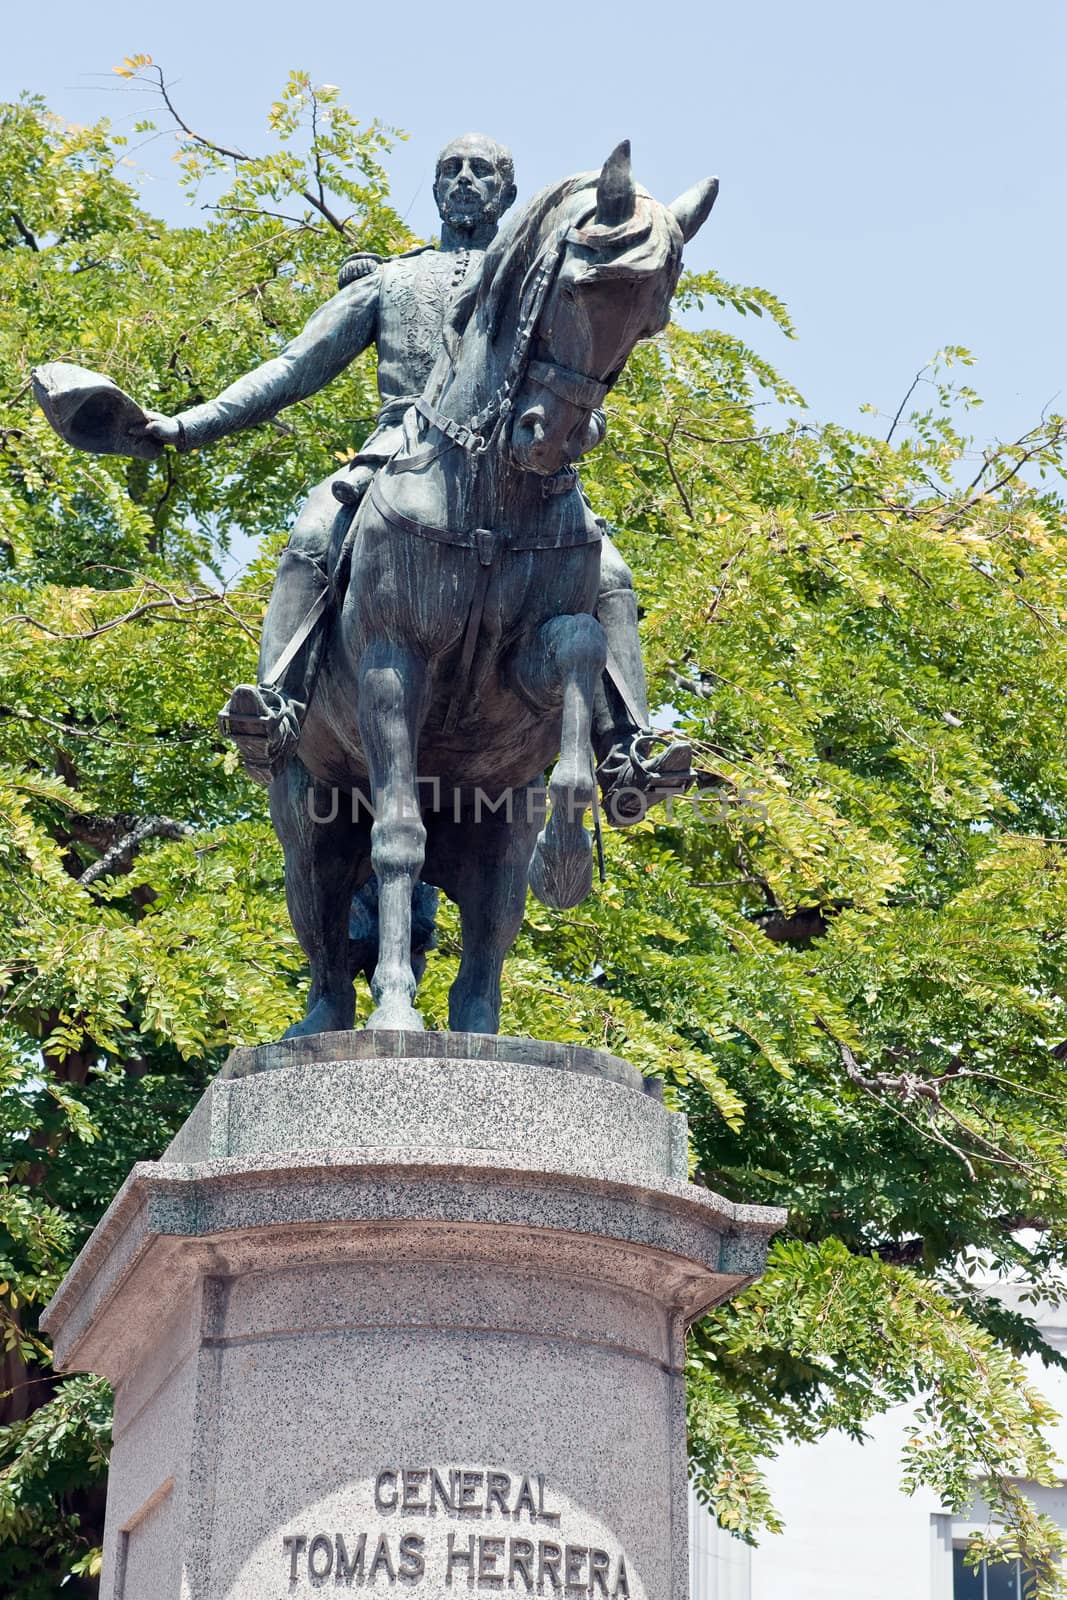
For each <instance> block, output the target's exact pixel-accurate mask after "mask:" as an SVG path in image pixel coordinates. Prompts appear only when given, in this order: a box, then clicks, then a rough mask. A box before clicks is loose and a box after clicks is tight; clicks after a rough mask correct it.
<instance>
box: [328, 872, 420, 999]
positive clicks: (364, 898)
mask: <svg viewBox="0 0 1067 1600" xmlns="http://www.w3.org/2000/svg"><path fill="white" fill-rule="evenodd" d="M436 944H437V890H436V889H435V888H434V887H433V885H432V884H429V883H422V882H421V881H420V882H418V883H416V885H415V888H414V890H413V891H412V896H411V966H412V970H413V971H414V974H415V981H416V983H418V982H419V981H420V979H421V978H422V975H423V972H424V971H425V970H426V955H427V952H428V951H430V950H432V949H433V948H434V946H435V945H436ZM348 951H349V960H350V965H351V970H352V976H353V978H354V977H356V976H357V975H358V974H359V973H361V972H362V974H363V976H364V977H365V978H366V980H367V982H368V983H369V982H370V980H371V978H372V977H373V976H374V969H375V967H376V966H377V965H378V879H377V878H376V877H375V875H374V873H373V872H372V873H371V875H370V877H369V878H368V879H367V881H366V883H365V884H363V886H362V888H359V889H357V890H356V892H355V894H354V895H353V896H352V909H351V911H350V912H349V916H348Z"/></svg>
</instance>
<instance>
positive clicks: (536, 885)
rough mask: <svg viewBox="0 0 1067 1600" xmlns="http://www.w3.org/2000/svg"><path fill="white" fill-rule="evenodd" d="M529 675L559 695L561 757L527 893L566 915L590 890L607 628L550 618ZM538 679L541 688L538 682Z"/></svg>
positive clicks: (583, 619)
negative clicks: (595, 720)
mask: <svg viewBox="0 0 1067 1600" xmlns="http://www.w3.org/2000/svg"><path fill="white" fill-rule="evenodd" d="M532 650H533V654H532V657H530V658H529V659H530V660H531V661H532V664H533V672H532V674H531V673H530V672H529V671H527V672H526V673H525V674H523V676H524V677H525V679H526V681H527V683H528V685H529V686H530V687H531V688H532V689H533V690H534V692H535V693H537V690H538V688H540V691H541V695H542V696H543V695H544V692H545V689H549V690H551V689H554V690H555V694H556V697H557V699H558V696H559V694H560V692H561V691H562V697H563V727H562V732H561V735H560V755H559V760H558V761H557V763H556V765H555V768H554V769H553V772H552V777H551V779H550V780H549V785H548V799H549V804H550V805H551V808H552V809H551V812H550V815H549V819H548V822H547V824H546V826H545V827H544V828H543V829H542V831H541V832H540V834H538V837H537V843H536V845H535V846H534V852H533V857H532V859H531V861H530V888H531V889H532V890H533V892H534V894H535V895H536V897H537V899H538V900H540V902H541V904H542V905H546V906H552V907H554V908H555V909H556V910H559V911H562V910H566V909H567V907H569V906H576V905H579V904H580V903H581V902H582V901H583V900H584V899H585V897H586V895H587V894H588V893H589V891H590V889H591V888H592V887H593V845H592V840H591V839H590V837H589V834H588V833H587V832H586V829H585V813H586V811H587V810H588V809H589V807H590V806H591V805H592V804H593V802H594V798H595V794H596V773H595V770H594V765H593V750H592V744H591V737H592V715H593V694H594V691H595V689H596V685H597V683H598V682H599V681H600V675H601V673H602V672H603V670H604V663H605V661H606V659H607V643H606V640H605V636H604V630H603V628H602V627H601V626H600V624H599V622H597V620H596V618H595V617H591V616H589V615H588V614H587V613H585V612H580V613H579V614H578V615H577V616H571V617H553V618H552V619H551V621H549V622H546V623H545V624H544V626H543V627H542V628H541V629H540V630H539V632H538V634H537V636H536V638H535V640H534V642H533V647H532ZM538 677H539V678H540V685H538V683H537V681H536V679H537V678H538Z"/></svg>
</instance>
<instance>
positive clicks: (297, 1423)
mask: <svg viewBox="0 0 1067 1600" xmlns="http://www.w3.org/2000/svg"><path fill="white" fill-rule="evenodd" d="M656 1087H658V1086H655V1085H650V1084H647V1083H646V1082H645V1080H643V1079H642V1078H641V1077H640V1075H639V1074H638V1073H637V1072H636V1071H635V1070H634V1069H633V1068H632V1067H631V1066H629V1065H628V1064H627V1063H626V1062H624V1061H621V1060H619V1059H618V1058H617V1057H613V1056H609V1055H606V1054H604V1053H602V1052H597V1051H591V1050H583V1049H577V1048H573V1047H565V1046H558V1045H548V1044H540V1043H536V1042H534V1041H531V1040H525V1039H496V1038H489V1037H485V1036H480V1035H474V1034H447V1033H446V1034H387V1033H380V1032H379V1033H366V1032H363V1033H358V1032H357V1033H346V1034H326V1035H317V1036H315V1037H312V1038H308V1039H303V1040H294V1041H290V1042H288V1043H284V1044H281V1045H274V1046H269V1047H263V1048H261V1049H258V1050H238V1051H235V1052H234V1054H233V1056H232V1057H231V1059H230V1061H229V1062H228V1063H227V1066H226V1067H225V1069H224V1070H223V1073H222V1075H221V1076H220V1077H219V1078H218V1079H217V1080H216V1081H215V1083H214V1084H213V1085H212V1086H211V1087H210V1088H209V1089H208V1090H207V1092H206V1093H205V1095H204V1096H203V1098H202V1100H201V1101H200V1103H199V1105H198V1106H197V1108H196V1110H195V1111H194V1112H193V1114H192V1115H191V1117H190V1118H189V1120H188V1121H187V1123H186V1124H185V1126H184V1127H183V1128H182V1129H181V1131H180V1132H179V1133H178V1135H177V1137H176V1138H175V1139H174V1141H173V1143H172V1144H171V1146H170V1148H169V1149H168V1150H167V1152H166V1154H165V1155H164V1157H163V1159H162V1160H161V1161H157V1162H145V1163H142V1164H139V1165H138V1166H136V1167H135V1168H134V1170H133V1171H132V1173H131V1174H130V1176H129V1178H128V1180H127V1182H126V1183H125V1184H124V1186H123V1188H122V1189H121V1191H120V1192H119V1194H118V1196H117V1197H116V1199H115V1201H114V1203H113V1204H112V1206H111V1207H110V1209H109V1210H108V1212H107V1214H106V1215H105V1216H104V1218H103V1219H102V1221H101V1222H100V1225H99V1226H98V1228H97V1229H96V1231H95V1232H94V1234H93V1236H92V1238H91V1239H90V1240H89V1242H88V1244H87V1245H86V1247H85V1249H84V1250H83V1251H82V1254H81V1255H80V1256H79V1258H78V1260H77V1262H76V1263H75V1265H74V1267H73V1268H72V1270H71V1272H70V1274H69V1275H68V1277H67V1278H66V1280H65V1281H64V1283H63V1285H62V1286H61V1288H60V1289H59V1291H58V1293H57V1294H56V1296H55V1299H54V1300H53V1301H52V1304H51V1306H50V1307H49V1309H48V1311H47V1314H46V1317H45V1325H46V1327H47V1328H48V1330H49V1332H50V1333H51V1334H52V1336H53V1339H54V1342H55V1348H56V1358H57V1363H58V1365H59V1366H60V1368H61V1369H62V1370H65V1371H90V1372H98V1373H103V1374H105V1375H106V1376H107V1377H108V1378H109V1379H110V1380H111V1381H112V1383H113V1384H114V1386H115V1400H116V1414H115V1446H114V1455H113V1458H112V1466H111V1476H110V1482H109V1491H108V1509H107V1532H106V1543H105V1556H104V1571H103V1578H102V1584H101V1600H287V1597H290V1596H292V1597H299V1600H304V1597H308V1596H311V1595H312V1594H314V1593H316V1592H319V1591H324V1590H325V1591H328V1592H330V1593H333V1594H337V1593H344V1592H347V1591H349V1590H356V1591H358V1590H361V1589H365V1590H367V1591H370V1592H372V1593H373V1592H378V1593H385V1592H395V1593H403V1592H406V1591H408V1590H409V1589H410V1590H411V1591H412V1592H413V1595H414V1596H415V1597H417V1600H446V1597H448V1596H453V1595H456V1594H462V1593H468V1592H469V1593H474V1594H492V1593H505V1594H508V1595H519V1596H522V1595H527V1594H537V1595H548V1596H555V1597H559V1600H576V1597H578V1596H583V1595H584V1596H592V1597H596V1596H609V1597H625V1596H629V1597H631V1600H686V1597H687V1594H688V1574H687V1539H686V1503H687V1495H686V1446H685V1423H684V1389H683V1376H682V1364H683V1355H684V1337H685V1328H686V1325H687V1323H688V1322H689V1321H691V1320H692V1319H693V1318H694V1317H696V1316H698V1315H699V1314H700V1313H701V1312H703V1311H704V1310H706V1309H707V1308H708V1307H710V1306H712V1305H714V1304H715V1303H716V1302H717V1301H721V1300H723V1299H725V1298H727V1297H728V1296H730V1295H732V1294H734V1293H735V1292H736V1291H737V1290H738V1289H739V1288H741V1287H742V1286H743V1285H744V1284H746V1283H748V1282H749V1281H750V1280H751V1279H752V1278H753V1277H755V1276H756V1275H757V1274H758V1273H759V1272H760V1271H761V1269H762V1265H763V1262H764V1258H765V1254H766V1247H767V1241H768V1238H769V1235H770V1234H771V1233H772V1232H773V1231H774V1230H775V1228H776V1227H778V1226H780V1225H781V1221H782V1217H781V1214H780V1213H779V1212H777V1211H770V1210H767V1209H763V1208H758V1207H743V1206H736V1205H731V1204H729V1203H728V1202H726V1201H724V1200H722V1199H719V1198H718V1197H717V1196H715V1195H713V1194H710V1193H709V1192H708V1191H707V1190H704V1189H700V1188H697V1187H695V1186H693V1185H691V1184H690V1183H689V1182H688V1181H687V1170H686V1127H685V1119H684V1117H682V1116H680V1115H678V1114H676V1113H672V1112H669V1111H668V1110H667V1109H666V1108H665V1107H664V1105H663V1103H662V1101H661V1099H660V1098H659V1096H658V1095H657V1093H655V1092H653V1091H654V1090H655V1088H656Z"/></svg>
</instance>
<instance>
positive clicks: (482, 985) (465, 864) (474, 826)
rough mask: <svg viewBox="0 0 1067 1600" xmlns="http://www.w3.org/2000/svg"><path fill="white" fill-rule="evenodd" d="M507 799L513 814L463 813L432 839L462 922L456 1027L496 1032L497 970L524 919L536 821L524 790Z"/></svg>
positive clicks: (452, 1004) (453, 1002)
mask: <svg viewBox="0 0 1067 1600" xmlns="http://www.w3.org/2000/svg"><path fill="white" fill-rule="evenodd" d="M538 792H540V791H538ZM508 805H509V807H510V808H511V811H510V815H509V814H504V815H500V814H494V815H492V816H486V815H483V816H481V817H480V818H479V817H478V816H477V815H475V816H468V817H465V818H464V820H463V821H462V822H460V823H457V824H446V825H445V827H446V829H447V835H446V836H445V837H442V834H441V833H438V835H437V838H436V840H435V845H436V847H437V848H436V849H435V851H434V856H435V859H436V858H438V857H439V856H440V855H442V854H443V855H445V856H446V857H447V866H446V869H445V872H444V874H443V875H442V877H441V882H442V883H443V884H444V887H445V889H446V891H447V893H448V894H449V895H450V896H451V898H452V899H453V900H455V902H456V904H457V905H458V906H459V914H460V922H461V926H462V941H463V956H462V959H461V961H460V964H459V971H458V972H457V974H456V977H455V981H454V982H453V984H452V987H451V989H450V990H449V991H448V1026H449V1027H450V1028H452V1029H453V1030H454V1031H456V1032H462V1033H496V1031H497V1029H498V1028H499V1026H500V973H501V969H502V967H503V965H504V957H505V956H506V955H507V953H508V951H509V950H510V949H511V947H512V945H513V944H514V943H515V939H516V936H517V934H518V931H519V928H520V927H521V926H522V914H523V911H524V910H525V907H526V871H527V867H528V865H529V861H530V848H531V845H532V843H533V838H534V831H535V829H536V826H537V824H536V822H532V821H530V820H529V813H530V810H531V808H530V806H529V804H528V792H527V790H525V789H520V790H518V791H517V792H516V793H514V794H512V795H509V797H508ZM442 865H444V863H442Z"/></svg>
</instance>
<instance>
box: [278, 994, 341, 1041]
mask: <svg viewBox="0 0 1067 1600" xmlns="http://www.w3.org/2000/svg"><path fill="white" fill-rule="evenodd" d="M355 1020H356V999H355V995H351V996H348V995H345V996H343V997H340V996H338V997H335V998H331V997H330V996H329V995H324V996H323V997H322V999H321V1000H316V1002H315V1004H314V1005H313V1006H312V1007H311V1010H310V1011H309V1012H308V1014H307V1016H306V1017H305V1018H304V1019H303V1021H302V1022H294V1023H293V1025H292V1027H291V1028H286V1030H285V1032H284V1033H283V1034H282V1038H283V1039H306V1038H307V1037H308V1035H309V1034H312V1033H344V1032H347V1030H348V1029H349V1028H351V1027H352V1025H353V1023H354V1022H355Z"/></svg>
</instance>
